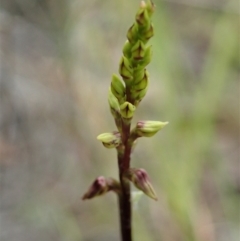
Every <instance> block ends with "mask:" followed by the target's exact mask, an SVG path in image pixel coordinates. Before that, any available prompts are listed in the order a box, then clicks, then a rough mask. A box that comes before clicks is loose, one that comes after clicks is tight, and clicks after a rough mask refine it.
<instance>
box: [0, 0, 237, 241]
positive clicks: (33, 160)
mask: <svg viewBox="0 0 240 241" xmlns="http://www.w3.org/2000/svg"><path fill="white" fill-rule="evenodd" d="M155 3H156V13H155V14H154V18H153V22H154V25H155V37H154V38H153V40H152V41H151V43H152V45H153V60H152V63H151V64H150V67H149V72H150V78H151V81H150V87H149V92H148V93H147V96H146V97H145V99H144V100H143V102H142V103H141V104H140V106H139V108H138V110H137V113H136V116H135V119H134V121H135V122H137V121H138V120H145V119H152V120H161V121H169V125H168V126H167V127H166V128H164V130H163V131H162V132H160V133H159V134H158V135H156V136H154V137H152V138H151V139H146V140H145V139H142V140H139V143H138V145H137V146H136V148H135V150H134V153H133V156H132V165H133V166H138V167H143V168H144V169H146V170H147V171H148V173H149V175H150V177H151V182H152V184H153V185H154V188H155V190H156V192H157V194H158V198H159V200H158V202H154V201H152V200H149V199H148V198H147V197H145V196H142V197H141V198H140V200H138V202H137V203H134V210H133V216H134V225H133V227H134V238H135V240H136V241H226V240H228V241H237V240H239V238H240V237H239V236H240V234H239V193H240V177H239V146H240V145H239V144H240V143H239V94H240V93H239V43H240V41H239V29H240V26H239V25H240V24H239V22H240V21H239V18H240V17H239V12H238V10H239V8H238V7H239V6H238V3H237V1H234V0H228V1H227V0H226V1H215V0H210V1H209V0H208V1H207V0H204V1H202V0H197V1H193V0H179V1H174V0H166V1H160V0H156V1H155ZM138 4H139V1H138V0H134V1H127V0H122V1H110V0H107V1H101V0H89V1H81V0H78V1H77V0H60V1H59V0H51V1H46V0H45V1H42V0H41V1H40V0H24V1H23V0H2V1H1V5H0V178H1V179H0V183H1V186H0V240H1V241H32V240H35V241H42V240H44V241H50V240H54V241H65V240H66V241H101V240H102V241H108V240H109V241H112V240H119V227H118V210H117V203H116V202H117V200H116V197H115V196H114V195H113V194H112V193H109V194H107V195H105V196H103V197H100V198H98V199H94V200H92V201H88V202H82V201H81V200H80V198H81V196H82V194H83V192H84V191H85V190H86V188H87V187H88V186H89V184H90V183H91V182H92V180H94V179H95V178H96V176H99V175H104V176H112V177H115V178H116V177H117V163H116V153H115V151H114V150H106V149H105V148H103V147H102V146H101V145H100V144H99V142H98V141H97V140H96V136H97V135H98V134H100V133H102V132H109V131H113V130H114V123H113V120H112V117H111V114H110V112H109V108H108V103H107V95H108V87H109V84H110V81H111V76H112V73H113V72H117V71H118V70H117V66H118V62H119V59H120V56H121V49H122V46H123V43H124V41H125V39H126V37H125V34H126V31H127V29H128V28H129V27H130V26H129V25H130V24H131V23H132V21H133V18H134V14H135V11H136V9H137V5H138Z"/></svg>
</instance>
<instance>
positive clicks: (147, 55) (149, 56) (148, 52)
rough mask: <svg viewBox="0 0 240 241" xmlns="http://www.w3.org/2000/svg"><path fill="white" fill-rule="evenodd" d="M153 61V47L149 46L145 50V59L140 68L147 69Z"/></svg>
mask: <svg viewBox="0 0 240 241" xmlns="http://www.w3.org/2000/svg"><path fill="white" fill-rule="evenodd" d="M151 59H152V46H151V45H150V46H148V47H147V48H146V50H145V54H144V57H143V59H142V60H141V61H140V62H139V63H140V64H139V68H144V67H146V66H147V65H148V64H149V63H150V62H151Z"/></svg>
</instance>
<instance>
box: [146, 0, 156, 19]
mask: <svg viewBox="0 0 240 241" xmlns="http://www.w3.org/2000/svg"><path fill="white" fill-rule="evenodd" d="M146 9H147V11H148V15H149V17H151V16H152V14H153V12H154V9H155V5H154V3H153V2H152V1H148V3H147V6H146Z"/></svg>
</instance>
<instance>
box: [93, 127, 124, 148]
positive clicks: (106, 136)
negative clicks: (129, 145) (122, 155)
mask: <svg viewBox="0 0 240 241" xmlns="http://www.w3.org/2000/svg"><path fill="white" fill-rule="evenodd" d="M97 139H98V140H99V141H101V142H102V143H103V145H104V146H105V147H106V148H115V147H118V146H119V145H120V144H121V134H120V133H119V132H118V131H114V132H108V133H103V134H100V135H98V136H97Z"/></svg>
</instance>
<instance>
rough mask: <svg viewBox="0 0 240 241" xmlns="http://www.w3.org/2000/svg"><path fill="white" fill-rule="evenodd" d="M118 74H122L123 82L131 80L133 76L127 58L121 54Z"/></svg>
mask: <svg viewBox="0 0 240 241" xmlns="http://www.w3.org/2000/svg"><path fill="white" fill-rule="evenodd" d="M119 74H120V75H121V76H122V78H123V79H124V81H125V82H127V81H129V80H132V78H133V69H132V66H131V64H130V62H129V60H128V59H127V58H126V57H124V56H122V58H121V60H120V63H119Z"/></svg>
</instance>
